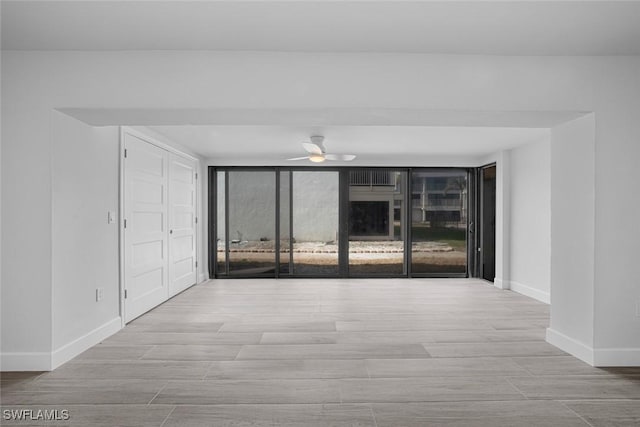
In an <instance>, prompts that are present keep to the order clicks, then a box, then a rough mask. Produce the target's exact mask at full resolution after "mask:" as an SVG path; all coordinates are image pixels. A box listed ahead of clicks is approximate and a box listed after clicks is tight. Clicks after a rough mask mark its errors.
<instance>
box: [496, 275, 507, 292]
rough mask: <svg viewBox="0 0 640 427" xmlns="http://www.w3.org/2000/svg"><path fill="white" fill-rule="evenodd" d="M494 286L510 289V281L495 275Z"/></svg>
mask: <svg viewBox="0 0 640 427" xmlns="http://www.w3.org/2000/svg"><path fill="white" fill-rule="evenodd" d="M493 286H495V287H496V288H498V289H509V281H508V280H502V279H500V278H498V277H494V278H493Z"/></svg>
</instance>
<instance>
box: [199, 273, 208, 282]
mask: <svg viewBox="0 0 640 427" xmlns="http://www.w3.org/2000/svg"><path fill="white" fill-rule="evenodd" d="M207 280H209V278H208V277H207V275H206V274H204V273H200V274H199V275H198V284H200V283H202V282H206V281H207Z"/></svg>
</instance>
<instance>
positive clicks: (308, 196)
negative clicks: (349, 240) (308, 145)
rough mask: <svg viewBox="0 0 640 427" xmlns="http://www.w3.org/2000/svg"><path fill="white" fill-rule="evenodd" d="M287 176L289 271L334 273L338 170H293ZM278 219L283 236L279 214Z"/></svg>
mask: <svg viewBox="0 0 640 427" xmlns="http://www.w3.org/2000/svg"><path fill="white" fill-rule="evenodd" d="M291 177H292V181H291V183H290V185H291V187H292V188H291V189H290V191H291V205H290V206H291V209H292V211H291V229H292V234H291V242H292V247H293V257H292V258H293V265H292V267H293V268H292V274H294V275H304V276H335V275H337V274H338V272H339V269H338V261H339V257H338V236H339V207H340V197H339V189H340V188H339V187H340V185H339V184H340V176H339V172H336V171H293V172H292V175H291ZM281 187H282V183H281ZM281 203H282V198H281ZM280 220H281V227H280V233H281V236H283V234H282V233H283V227H282V224H283V218H282V215H281V217H280ZM284 222H285V223H286V222H287V221H286V220H285V221H284ZM285 237H286V236H285Z"/></svg>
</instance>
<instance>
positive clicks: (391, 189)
mask: <svg viewBox="0 0 640 427" xmlns="http://www.w3.org/2000/svg"><path fill="white" fill-rule="evenodd" d="M406 182H407V173H406V172H404V171H394V170H387V169H357V170H356V169H354V170H351V171H349V230H348V231H349V274H350V275H356V276H357V275H367V276H371V275H403V274H406V263H405V256H404V252H405V251H404V247H405V221H404V218H405V210H404V209H405V208H404V206H405V202H404V200H405V193H406Z"/></svg>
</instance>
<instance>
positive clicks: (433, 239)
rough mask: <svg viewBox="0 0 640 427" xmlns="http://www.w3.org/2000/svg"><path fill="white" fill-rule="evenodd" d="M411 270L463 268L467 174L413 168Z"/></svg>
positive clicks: (429, 271) (439, 271)
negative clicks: (414, 169)
mask: <svg viewBox="0 0 640 427" xmlns="http://www.w3.org/2000/svg"><path fill="white" fill-rule="evenodd" d="M411 184H412V194H411V237H412V241H413V242H412V248H411V271H412V273H418V274H420V273H423V274H447V273H463V274H464V273H466V271H467V240H466V237H467V173H466V172H465V171H460V170H442V171H414V172H413V173H412V176H411Z"/></svg>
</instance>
